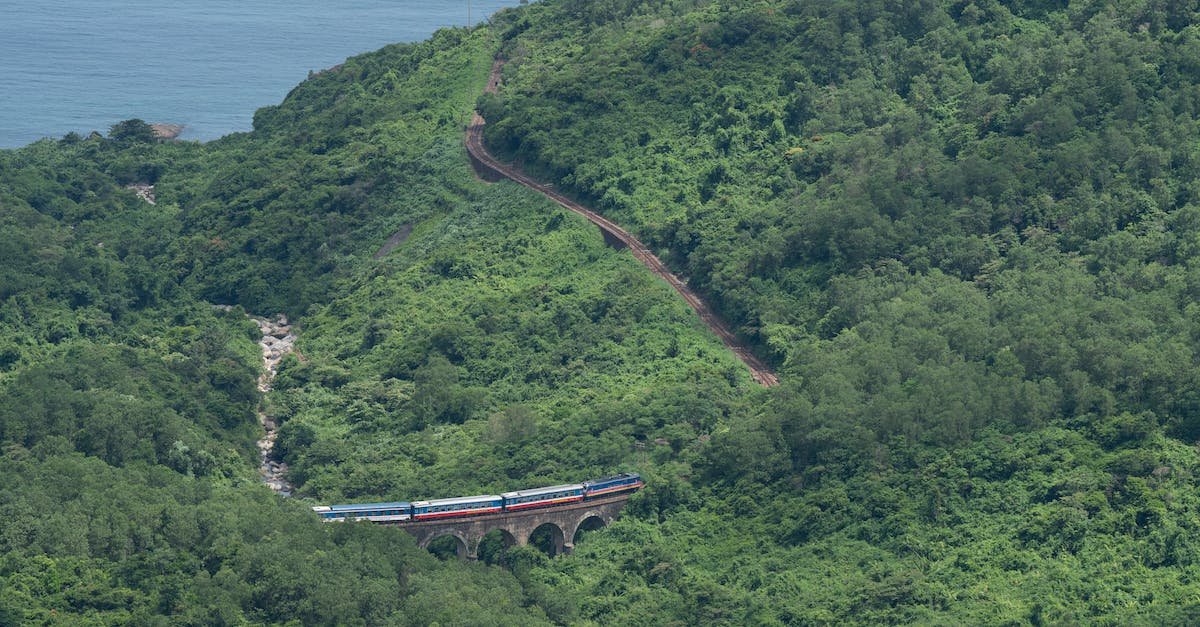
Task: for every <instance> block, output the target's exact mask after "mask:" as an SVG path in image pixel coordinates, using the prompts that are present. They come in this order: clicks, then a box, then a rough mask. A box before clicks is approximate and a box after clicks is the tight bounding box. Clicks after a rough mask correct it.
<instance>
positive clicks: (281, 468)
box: [250, 314, 296, 496]
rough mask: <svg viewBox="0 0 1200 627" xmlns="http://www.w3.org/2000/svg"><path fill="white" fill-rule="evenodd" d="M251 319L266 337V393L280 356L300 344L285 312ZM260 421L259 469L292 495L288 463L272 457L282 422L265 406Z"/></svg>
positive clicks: (261, 385)
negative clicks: (268, 414) (277, 422)
mask: <svg viewBox="0 0 1200 627" xmlns="http://www.w3.org/2000/svg"><path fill="white" fill-rule="evenodd" d="M250 319H251V320H253V321H254V322H255V323H256V324H258V328H259V330H260V331H262V339H260V340H259V341H258V345H259V347H261V348H262V356H263V373H262V374H261V375H259V377H258V391H259V392H262V393H264V394H265V393H267V392H269V391H270V390H271V379H274V378H275V372H276V368H277V367H278V365H279V360H281V359H283V357H284V356H285V355H287V354H288V353H291V352H292V351H294V350H295V348H296V331H295V330H294V329H293V328H292V326H291V325H290V324H288V319H287V316H285V315H283V314H276V316H275V317H274V318H273V319H268V318H260V317H258V316H251V317H250ZM258 421H259V422H260V423H262V426H263V429H265V430H266V435H264V436H263V438H262V439H261V440H259V441H258V454H259V458H260V461H261V464H260V465H259V468H258V473H259V475H261V476H262V479H263V482H264V483H266V484H267V487H269V488H271V489H272V490H274V491H275V492H278V493H279V494H281V495H283V496H291V495H292V484H290V483H288V482H287V479H285V477H286V476H287V464H285V463H283V462H277V461H275V460H273V459H271V449H272V448H274V447H275V438H276V436H277V435H278V425H277V424H276V423H275V420H274V419H273V418H271V417H269V416H267V414H266V412H264V411H261V410H260V411H259V412H258Z"/></svg>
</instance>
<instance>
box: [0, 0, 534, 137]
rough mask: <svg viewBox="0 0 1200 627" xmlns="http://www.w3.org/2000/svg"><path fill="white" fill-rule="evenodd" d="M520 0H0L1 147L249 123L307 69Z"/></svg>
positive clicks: (197, 131)
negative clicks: (114, 132) (132, 130)
mask: <svg viewBox="0 0 1200 627" xmlns="http://www.w3.org/2000/svg"><path fill="white" fill-rule="evenodd" d="M518 4H520V2H519V0H469V1H468V0H346V1H343V2H327V1H324V2H323V1H319V0H286V1H285V0H204V1H198V0H176V1H174V2H162V1H161V0H157V1H156V0H0V148H15V147H18V146H23V145H25V144H28V143H30V142H33V141H36V140H37V139H39V138H42V137H61V136H63V135H64V134H66V133H68V132H71V131H74V132H77V133H80V134H84V135H86V134H87V133H90V132H91V131H93V130H96V131H100V132H101V133H107V132H108V129H109V127H111V126H112V125H113V124H115V123H117V122H120V121H121V120H127V119H130V118H141V119H143V120H146V121H147V122H167V123H174V124H184V125H186V128H185V130H184V132H183V134H182V135H181V138H182V139H195V140H201V141H207V140H210V139H215V138H217V137H220V136H222V135H225V134H228V133H231V132H236V131H247V130H250V126H251V120H252V118H253V115H254V110H255V109H257V108H259V107H263V106H266V105H272V104H277V103H279V101H281V100H282V99H283V97H284V96H285V95H286V94H287V93H288V91H290V90H291V89H292V88H293V87H295V86H296V84H298V83H299V82H301V81H303V80H304V79H305V78H306V77H307V76H308V73H309V71H312V70H321V69H324V68H328V67H331V66H334V65H337V64H338V63H341V62H342V61H343V60H344V59H346V58H347V57H350V56H353V55H356V54H359V53H362V52H368V51H371V50H375V49H377V48H380V47H382V46H384V45H386V44H389V43H394V42H410V41H420V40H423V39H425V38H427V37H428V36H429V35H430V34H432V33H433V32H434V31H435V30H437V29H438V28H441V27H444V26H465V25H467V24H468V20H470V23H478V22H481V21H484V20H486V19H487V18H488V16H490V15H491V14H493V13H495V12H496V11H498V10H500V9H501V8H504V7H508V6H516V5H518Z"/></svg>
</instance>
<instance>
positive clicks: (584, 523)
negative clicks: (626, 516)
mask: <svg viewBox="0 0 1200 627" xmlns="http://www.w3.org/2000/svg"><path fill="white" fill-rule="evenodd" d="M610 522H612V520H611V519H609V518H607V517H605V516H604V515H603V514H601V513H600V512H596V511H589V512H586V513H584V515H582V516H580V517H579V518H578V519H577V520H576V521H575V525H574V526H573V527H572V529H571V545H572V546H574V545H575V543H576V542H578V541H579V534H580V533H581V532H584V531H595V530H597V529H603V528H605V527H607V526H608V524H609V523H610Z"/></svg>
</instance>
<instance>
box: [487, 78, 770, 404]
mask: <svg viewBox="0 0 1200 627" xmlns="http://www.w3.org/2000/svg"><path fill="white" fill-rule="evenodd" d="M503 69H504V61H503V60H502V59H497V60H496V62H495V63H494V64H493V65H492V72H491V74H490V75H489V76H488V83H487V88H486V91H487V92H488V93H496V91H497V90H498V89H499V87H500V76H501V71H502V70H503ZM485 124H486V121H485V120H484V119H483V117H482V116H481V115H479V113H476V114H475V116H474V118H473V119H472V120H471V124H470V126H468V127H467V134H466V146H467V153H468V154H470V156H471V160H472V164H473V165H474V166H475V168H476V171H478V172H480V178H483V179H484V180H487V181H492V180H499V178H507V179H510V180H512V181H515V182H517V183H520V184H521V185H524V186H525V187H528V188H529V189H532V190H534V191H536V192H539V193H541V194H542V195H544V196H546V197H547V198H549V199H550V200H553V201H554V202H555V203H557V204H558V205H559V206H561V207H563V208H564V209H568V210H570V211H573V212H575V213H577V214H579V215H581V216H583V217H585V218H587V219H588V220H589V221H590V222H591V223H592V224H595V225H596V226H597V227H599V228H600V230H601V232H603V233H604V235H605V239H607V240H616V241H619V242H620V243H622V244H624V245H625V246H626V247H628V248H629V249H630V251H631V252H632V253H633V256H634V257H636V258H637V260H638V261H640V262H642V264H643V265H645V266H646V267H647V268H649V270H650V271H651V272H653V273H654V274H655V275H657V276H658V277H659V278H661V279H662V280H664V281H666V282H667V284H668V285H670V286H671V287H672V288H674V290H675V291H676V292H677V293H678V294H679V296H680V297H681V298H683V300H684V302H686V303H687V304H688V306H690V307H691V308H692V309H693V310H695V312H696V313H697V314H698V315H699V316H700V319H701V320H702V321H703V322H704V324H705V325H706V326H708V328H709V329H711V330H712V332H713V333H715V334H716V335H717V337H719V338H721V342H723V343H724V344H725V346H726V347H727V348H728V349H729V350H730V351H732V352H733V354H734V355H736V356H737V358H738V359H740V360H741V361H742V363H744V364H746V367H747V368H749V369H750V374H751V376H752V377H754V380H755V381H757V382H758V383H759V384H761V385H763V386H764V387H771V386H773V385H778V384H779V377H778V376H777V375H776V374H775V373H774V372H773V371H772V370H771V369H770V368H769V367H768V366H767V365H766V363H764V362H763V361H762V360H760V359H759V358H758V357H757V356H755V355H754V353H752V352H750V349H749V347H747V346H746V345H745V344H744V343H743V342H742V341H741V340H740V339H738V337H737V336H736V335H734V334H733V332H731V331H730V330H729V328H728V327H727V326H726V325H725V323H724V321H722V320H721V318H720V317H719V316H717V314H716V313H715V312H713V311H712V309H711V308H709V306H708V304H707V303H705V302H704V300H703V299H701V298H700V296H699V295H698V294H696V292H694V291H693V290H692V289H691V288H690V287H688V285H687V283H685V282H684V281H683V280H682V279H680V278H679V277H677V276H675V274H674V273H672V272H671V271H670V270H668V269H667V267H666V265H665V264H663V262H662V261H661V260H660V259H659V258H658V257H657V256H656V255H655V254H654V253H652V252H650V249H649V248H647V247H646V245H645V244H642V242H641V241H640V240H638V239H637V238H636V237H634V236H633V234H631V233H630V232H628V231H626V230H625V229H623V228H621V227H620V226H619V225H617V224H616V223H615V222H613V221H612V220H609V219H608V218H606V217H604V216H602V215H600V214H598V213H596V212H595V211H592V210H591V209H587V208H586V207H584V206H582V205H580V204H579V203H577V202H575V201H574V200H571V199H570V198H567V197H566V196H564V195H563V194H561V193H559V192H558V191H556V190H554V189H552V188H551V186H549V185H547V184H545V183H541V182H539V181H536V180H534V179H533V178H532V177H530V176H529V175H528V174H526V173H525V172H523V171H521V170H520V169H518V168H516V167H515V166H513V165H512V164H508V163H503V162H501V161H499V160H498V159H496V158H495V157H493V156H492V155H491V153H489V152H488V151H487V148H486V147H484V145H483V127H484V125H485Z"/></svg>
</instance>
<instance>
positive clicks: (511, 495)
mask: <svg viewBox="0 0 1200 627" xmlns="http://www.w3.org/2000/svg"><path fill="white" fill-rule="evenodd" d="M582 489H583V484H582V483H567V484H563V485H552V486H547V487H544V488H534V489H532V490H517V491H516V492H505V493H504V494H503V496H504V498H506V499H515V498H521V497H523V496H537V495H539V494H550V493H554V492H565V491H567V490H582Z"/></svg>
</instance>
